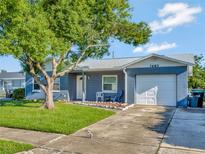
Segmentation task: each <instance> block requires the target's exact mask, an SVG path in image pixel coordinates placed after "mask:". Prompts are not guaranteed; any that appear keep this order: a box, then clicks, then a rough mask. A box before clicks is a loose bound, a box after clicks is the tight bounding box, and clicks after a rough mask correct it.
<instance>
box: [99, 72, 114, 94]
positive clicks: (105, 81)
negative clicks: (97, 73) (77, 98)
mask: <svg viewBox="0 0 205 154" xmlns="http://www.w3.org/2000/svg"><path fill="white" fill-rule="evenodd" d="M102 91H103V92H111V93H116V92H117V75H103V76H102Z"/></svg>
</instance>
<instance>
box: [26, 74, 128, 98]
mask: <svg viewBox="0 0 205 154" xmlns="http://www.w3.org/2000/svg"><path fill="white" fill-rule="evenodd" d="M76 75H78V74H74V73H71V74H66V75H64V76H63V77H61V78H60V92H61V91H63V92H67V93H68V94H69V98H70V100H76ZM79 75H81V74H79ZM85 75H86V76H87V77H86V100H87V101H95V100H96V92H100V91H102V75H117V76H118V87H117V89H118V91H121V90H123V91H124V85H125V84H124V81H125V80H124V73H123V72H122V71H112V72H111V71H106V72H87V73H85ZM58 95H59V94H58V93H54V98H55V97H58ZM115 95H116V93H105V96H111V97H114V96H115ZM26 97H27V99H43V98H44V94H43V92H42V91H41V92H34V91H33V79H32V77H31V76H30V75H28V74H27V75H26ZM123 99H124V98H123Z"/></svg>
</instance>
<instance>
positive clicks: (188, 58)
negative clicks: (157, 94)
mask: <svg viewBox="0 0 205 154" xmlns="http://www.w3.org/2000/svg"><path fill="white" fill-rule="evenodd" d="M145 57H147V56H141V57H124V58H112V59H101V60H91V59H89V60H86V61H84V62H82V63H80V64H79V65H78V66H79V68H78V69H77V70H81V69H82V68H83V67H84V68H85V69H86V67H87V69H89V70H93V71H94V70H96V71H97V70H120V69H122V68H123V66H125V65H127V64H129V63H132V62H134V61H138V60H140V59H143V58H145ZM166 57H169V58H173V59H176V60H179V61H182V62H187V63H191V64H194V56H193V54H175V55H166Z"/></svg>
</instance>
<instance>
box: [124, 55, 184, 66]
mask: <svg viewBox="0 0 205 154" xmlns="http://www.w3.org/2000/svg"><path fill="white" fill-rule="evenodd" d="M150 65H159V67H175V66H183V64H180V63H177V62H173V61H170V60H165V59H162V58H157V57H150V58H148V59H145V60H143V61H141V62H139V63H136V64H133V65H131V66H129V67H128V68H145V67H150Z"/></svg>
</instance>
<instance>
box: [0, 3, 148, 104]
mask: <svg viewBox="0 0 205 154" xmlns="http://www.w3.org/2000/svg"><path fill="white" fill-rule="evenodd" d="M130 10H131V9H130V6H129V3H128V0H0V54H4V55H13V56H14V57H16V58H17V59H19V60H20V61H21V62H22V65H23V66H24V67H25V68H26V70H27V71H28V72H29V73H30V74H31V75H32V76H33V78H34V79H35V80H36V82H37V83H38V84H39V85H40V86H41V89H42V90H43V91H44V92H45V94H46V96H47V97H46V98H47V100H46V101H45V106H46V107H47V108H52V107H53V106H52V105H51V106H50V107H49V106H48V104H52V103H49V102H52V99H51V96H52V94H51V93H52V87H53V82H54V80H55V79H56V78H57V77H59V76H62V75H64V74H65V73H69V72H70V71H72V70H73V69H75V67H76V66H77V65H78V64H79V63H80V62H81V61H82V60H85V59H86V58H88V57H89V58H102V57H103V56H104V55H105V54H107V53H108V49H109V39H110V38H114V39H118V40H120V41H121V42H124V43H128V44H131V45H133V46H137V45H139V44H145V43H146V42H148V40H149V37H150V36H151V30H150V28H149V26H148V25H147V24H146V23H144V22H140V23H134V22H131V20H130V19H131V13H130ZM47 61H50V62H51V63H52V74H51V75H48V74H47V72H46V70H45V68H44V65H45V63H46V62H47ZM38 74H42V75H43V76H44V77H45V80H46V82H47V84H46V85H45V84H43V83H42V82H41V81H40V79H39V78H38ZM48 95H49V97H48Z"/></svg>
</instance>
